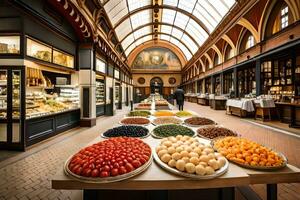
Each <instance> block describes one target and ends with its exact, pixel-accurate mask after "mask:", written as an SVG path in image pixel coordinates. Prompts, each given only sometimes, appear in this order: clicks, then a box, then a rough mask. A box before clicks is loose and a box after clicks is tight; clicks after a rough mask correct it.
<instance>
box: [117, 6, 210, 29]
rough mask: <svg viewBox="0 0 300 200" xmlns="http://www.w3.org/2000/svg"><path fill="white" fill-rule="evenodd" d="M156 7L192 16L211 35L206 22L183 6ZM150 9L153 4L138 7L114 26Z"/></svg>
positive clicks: (152, 7)
mask: <svg viewBox="0 0 300 200" xmlns="http://www.w3.org/2000/svg"><path fill="white" fill-rule="evenodd" d="M155 8H160V9H170V10H175V11H177V12H180V13H182V14H184V15H186V16H188V17H190V18H191V19H193V20H194V21H195V22H197V23H198V24H199V26H201V27H202V28H203V30H204V31H205V32H206V33H207V34H208V35H209V34H210V32H209V30H208V28H207V27H206V26H205V24H204V23H203V22H202V21H201V20H200V19H198V18H197V17H196V16H194V15H193V14H191V13H189V12H187V11H185V10H183V9H181V8H178V7H174V6H169V5H158V6H155ZM148 9H151V10H153V9H154V6H153V5H149V6H144V7H141V8H138V9H136V10H133V11H131V12H129V13H128V14H126V15H125V16H124V17H122V18H121V19H120V20H119V21H118V22H117V23H116V24H115V26H114V29H116V28H117V27H118V26H119V25H120V24H122V22H124V21H125V20H126V19H127V18H129V17H130V16H132V15H134V14H136V13H138V12H141V11H143V10H148Z"/></svg>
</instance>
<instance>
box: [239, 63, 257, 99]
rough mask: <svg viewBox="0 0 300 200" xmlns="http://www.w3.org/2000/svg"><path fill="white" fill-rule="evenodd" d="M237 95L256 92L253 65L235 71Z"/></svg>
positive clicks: (242, 95) (243, 95)
mask: <svg viewBox="0 0 300 200" xmlns="http://www.w3.org/2000/svg"><path fill="white" fill-rule="evenodd" d="M237 80H238V97H245V95H248V94H256V80H255V66H249V67H246V68H244V69H240V70H238V72H237Z"/></svg>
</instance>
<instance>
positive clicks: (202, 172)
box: [195, 165, 206, 176]
mask: <svg viewBox="0 0 300 200" xmlns="http://www.w3.org/2000/svg"><path fill="white" fill-rule="evenodd" d="M195 171H196V174H198V175H201V176H203V175H205V172H206V170H205V168H204V167H203V166H202V165H197V166H196V167H195Z"/></svg>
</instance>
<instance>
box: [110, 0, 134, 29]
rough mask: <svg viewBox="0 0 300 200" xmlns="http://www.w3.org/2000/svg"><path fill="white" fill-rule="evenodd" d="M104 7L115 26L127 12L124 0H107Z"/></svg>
mask: <svg viewBox="0 0 300 200" xmlns="http://www.w3.org/2000/svg"><path fill="white" fill-rule="evenodd" d="M104 9H105V11H106V13H107V15H108V17H109V19H110V21H111V23H112V24H113V26H115V25H116V23H117V22H118V21H119V20H120V19H121V18H122V17H124V16H125V15H126V14H128V8H127V4H126V0H116V1H108V2H107V3H106V4H105V6H104Z"/></svg>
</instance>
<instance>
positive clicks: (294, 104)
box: [275, 102, 300, 107]
mask: <svg viewBox="0 0 300 200" xmlns="http://www.w3.org/2000/svg"><path fill="white" fill-rule="evenodd" d="M275 104H278V105H286V106H296V107H300V104H299V103H287V102H275Z"/></svg>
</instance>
